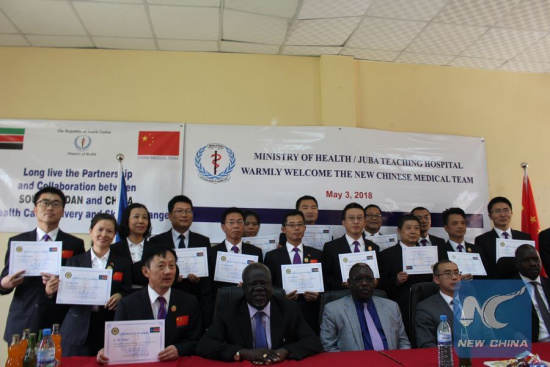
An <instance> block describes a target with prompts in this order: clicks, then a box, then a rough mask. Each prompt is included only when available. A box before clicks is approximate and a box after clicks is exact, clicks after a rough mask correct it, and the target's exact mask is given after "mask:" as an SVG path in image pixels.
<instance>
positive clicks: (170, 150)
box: [138, 131, 180, 155]
mask: <svg viewBox="0 0 550 367" xmlns="http://www.w3.org/2000/svg"><path fill="white" fill-rule="evenodd" d="M179 154H180V133H179V131H140V132H139V141H138V155H179Z"/></svg>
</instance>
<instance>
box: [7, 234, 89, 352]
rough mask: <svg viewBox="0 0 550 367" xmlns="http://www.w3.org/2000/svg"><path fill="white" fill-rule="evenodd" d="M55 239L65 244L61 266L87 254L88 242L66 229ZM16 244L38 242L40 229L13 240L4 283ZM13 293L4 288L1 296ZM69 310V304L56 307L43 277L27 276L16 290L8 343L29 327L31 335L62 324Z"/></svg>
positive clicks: (9, 316) (9, 320) (8, 323)
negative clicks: (37, 232) (79, 255)
mask: <svg viewBox="0 0 550 367" xmlns="http://www.w3.org/2000/svg"><path fill="white" fill-rule="evenodd" d="M55 240H56V241H61V242H63V245H62V253H61V265H63V266H64V265H65V263H66V262H67V259H68V258H71V257H72V256H74V255H78V254H81V253H83V252H84V241H82V240H81V239H80V238H77V237H75V236H72V235H70V234H68V233H65V232H63V231H62V230H59V232H58V233H57V237H56V239H55ZM12 241H36V229H35V230H33V231H30V232H25V233H21V234H19V235H17V236H14V237H12V238H10V239H9V241H8V249H7V251H6V259H5V266H4V270H2V274H1V276H0V281H1V280H2V278H4V277H5V276H7V275H8V274H9V270H10V263H9V261H10V245H11V242H12ZM12 291H13V289H10V290H6V289H2V288H0V294H9V293H11V292H12ZM68 309H69V308H68V307H67V306H65V305H56V304H55V298H51V299H50V298H48V297H47V296H46V293H45V288H44V284H42V278H41V277H25V279H24V280H23V283H21V284H20V285H19V286H18V287H16V288H15V291H14V294H13V299H12V301H11V304H10V310H9V313H8V318H7V320H6V329H5V332H4V340H5V341H6V342H8V343H9V342H10V341H11V336H12V334H20V333H21V332H22V330H23V329H25V328H30V329H31V333H36V332H38V329H39V328H45V327H51V326H52V324H61V322H63V319H64V318H65V314H66V313H67V310H68Z"/></svg>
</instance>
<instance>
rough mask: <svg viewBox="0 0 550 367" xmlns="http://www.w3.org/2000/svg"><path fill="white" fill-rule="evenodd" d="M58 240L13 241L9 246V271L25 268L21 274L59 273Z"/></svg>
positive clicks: (60, 244)
mask: <svg viewBox="0 0 550 367" xmlns="http://www.w3.org/2000/svg"><path fill="white" fill-rule="evenodd" d="M61 250H62V243H61V242H60V241H55V242H54V241H51V242H30V241H29V242H23V241H13V242H12V243H11V247H10V272H9V274H10V275H12V274H15V273H17V272H18V271H21V270H25V274H23V276H26V277H32V276H39V275H40V273H50V274H56V275H57V274H59V270H60V268H61Z"/></svg>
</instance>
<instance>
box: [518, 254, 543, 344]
mask: <svg viewBox="0 0 550 367" xmlns="http://www.w3.org/2000/svg"><path fill="white" fill-rule="evenodd" d="M515 255H516V256H515V258H514V259H515V264H516V268H517V269H518V271H519V277H520V278H521V279H522V280H523V281H524V282H525V285H526V287H527V290H528V291H529V295H530V297H531V304H532V306H531V314H532V324H531V332H532V335H531V337H532V341H533V342H550V310H549V307H548V306H550V281H549V280H548V278H543V277H541V276H539V274H540V269H541V261H540V257H539V254H538V253H537V250H536V249H535V248H534V247H533V246H531V245H528V244H525V245H521V246H519V247H518V248H517V249H516V253H515Z"/></svg>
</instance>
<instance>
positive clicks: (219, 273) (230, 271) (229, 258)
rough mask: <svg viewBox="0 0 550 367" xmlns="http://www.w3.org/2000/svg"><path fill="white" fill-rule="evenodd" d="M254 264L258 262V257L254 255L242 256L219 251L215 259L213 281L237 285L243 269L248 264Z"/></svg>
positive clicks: (240, 279)
mask: <svg viewBox="0 0 550 367" xmlns="http://www.w3.org/2000/svg"><path fill="white" fill-rule="evenodd" d="M255 262H258V256H256V255H243V254H235V253H233V252H221V251H220V252H218V255H217V257H216V270H215V271H214V280H216V281H218V282H227V283H235V284H239V283H240V282H242V280H243V270H244V268H246V267H247V266H248V264H252V263H255Z"/></svg>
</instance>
